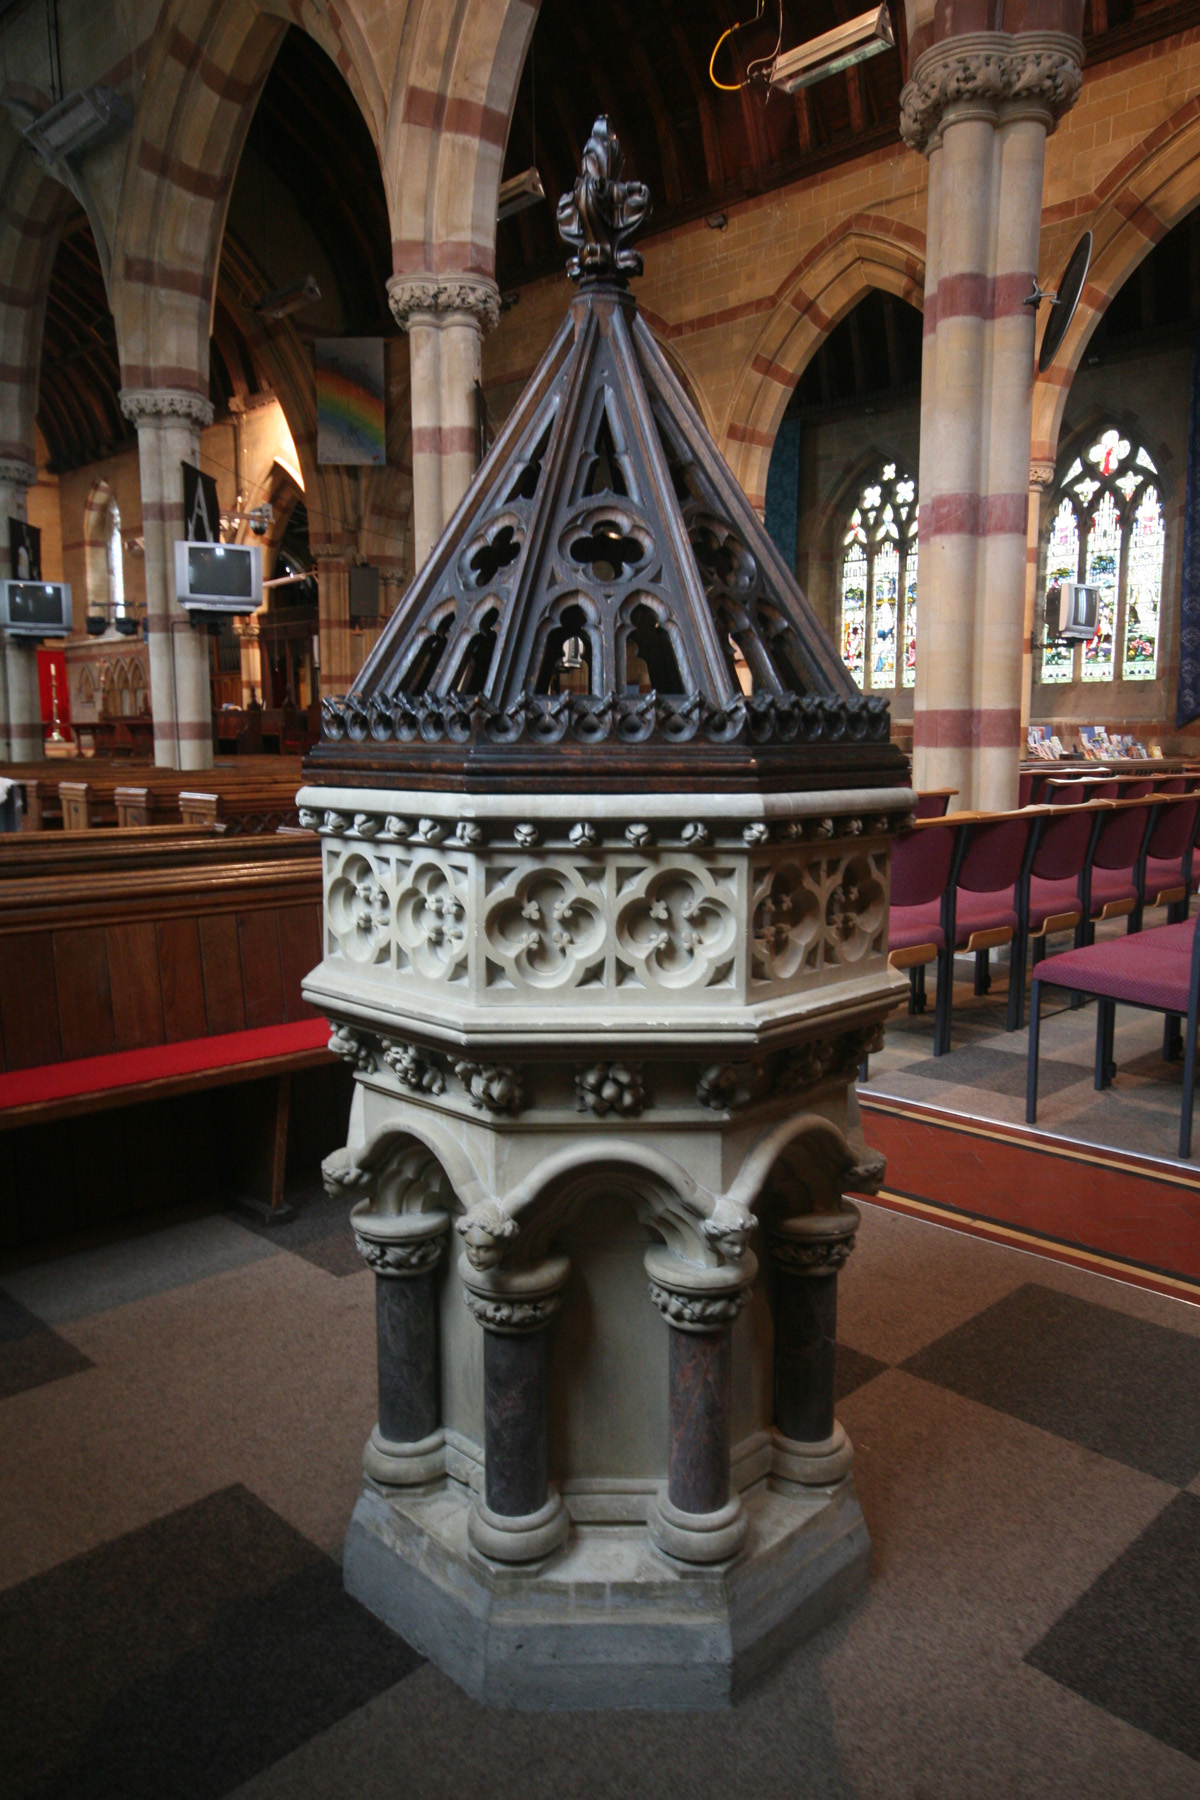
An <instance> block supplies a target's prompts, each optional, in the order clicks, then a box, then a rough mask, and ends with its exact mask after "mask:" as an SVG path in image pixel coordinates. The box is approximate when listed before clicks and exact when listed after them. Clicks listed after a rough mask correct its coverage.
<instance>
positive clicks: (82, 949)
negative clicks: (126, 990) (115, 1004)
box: [53, 927, 116, 1060]
mask: <svg viewBox="0 0 1200 1800" xmlns="http://www.w3.org/2000/svg"><path fill="white" fill-rule="evenodd" d="M53 943H54V968H55V974H56V976H57V979H58V1023H59V1029H60V1031H61V1032H62V1054H63V1056H64V1058H66V1059H67V1060H70V1058H71V1057H73V1056H106V1055H107V1054H108V1053H109V1051H110V1050H115V1049H116V1031H115V1028H114V1026H113V1011H112V994H111V990H110V987H109V980H108V950H107V947H106V944H105V933H104V931H103V929H102V928H100V927H93V928H92V929H91V930H89V931H69V930H68V931H56V932H54V933H53Z"/></svg>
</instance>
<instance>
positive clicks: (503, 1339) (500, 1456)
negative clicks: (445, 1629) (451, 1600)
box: [459, 1256, 571, 1563]
mask: <svg viewBox="0 0 1200 1800" xmlns="http://www.w3.org/2000/svg"><path fill="white" fill-rule="evenodd" d="M570 1267H571V1265H570V1263H569V1262H568V1261H567V1258H566V1257H565V1256H552V1257H549V1258H548V1259H547V1260H546V1261H545V1262H543V1263H539V1264H538V1265H537V1267H536V1268H532V1269H521V1270H516V1271H513V1272H511V1273H508V1272H505V1271H502V1270H499V1269H488V1270H480V1269H476V1268H473V1267H472V1265H471V1264H470V1263H469V1262H468V1260H467V1258H466V1257H465V1256H463V1257H462V1258H461V1259H460V1261H459V1270H460V1273H461V1275H462V1278H463V1282H464V1284H465V1293H464V1298H465V1300H466V1303H467V1305H468V1307H469V1308H470V1310H471V1312H472V1313H473V1315H474V1316H475V1318H476V1319H477V1320H478V1321H479V1323H480V1325H482V1327H483V1445H484V1452H483V1455H484V1488H483V1498H482V1499H479V1498H478V1497H476V1500H475V1502H474V1504H473V1506H472V1507H471V1512H470V1517H469V1518H468V1521H467V1534H468V1536H469V1537H470V1540H471V1542H472V1544H474V1546H475V1548H476V1549H477V1550H478V1551H480V1552H481V1553H482V1554H483V1555H484V1556H488V1557H491V1558H492V1560H493V1561H494V1562H506V1563H526V1562H535V1561H537V1560H538V1559H539V1558H541V1557H543V1556H548V1555H549V1554H550V1552H551V1551H552V1550H554V1549H557V1547H558V1545H559V1544H561V1543H562V1541H563V1539H564V1538H565V1537H566V1535H567V1532H568V1529H569V1520H568V1518H567V1514H566V1510H565V1508H564V1506H563V1503H562V1499H561V1496H560V1495H559V1494H558V1493H557V1492H556V1491H555V1490H554V1489H553V1488H552V1487H551V1486H550V1417H549V1414H550V1342H549V1337H548V1332H547V1327H548V1326H549V1324H550V1321H551V1320H552V1319H553V1318H554V1315H555V1314H556V1313H557V1311H558V1309H559V1306H560V1305H561V1304H562V1287H563V1283H564V1282H565V1281H566V1279H567V1276H568V1274H569V1273H570Z"/></svg>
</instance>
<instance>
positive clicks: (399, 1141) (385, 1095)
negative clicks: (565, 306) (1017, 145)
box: [300, 119, 913, 1707]
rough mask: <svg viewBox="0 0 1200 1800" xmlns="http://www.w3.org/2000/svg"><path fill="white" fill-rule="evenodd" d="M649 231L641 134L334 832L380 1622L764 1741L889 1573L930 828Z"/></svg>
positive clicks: (373, 1575) (445, 544) (402, 636)
mask: <svg viewBox="0 0 1200 1800" xmlns="http://www.w3.org/2000/svg"><path fill="white" fill-rule="evenodd" d="M648 208H649V196H648V194H647V192H646V190H645V188H644V187H642V186H641V185H640V184H639V183H636V182H631V181H625V180H624V179H623V167H622V158H621V152H620V147H619V145H618V143H617V140H616V139H615V137H613V136H612V134H611V133H610V131H609V129H608V123H607V120H605V119H600V120H598V121H597V122H596V125H595V128H594V131H593V135H592V137H591V138H590V139H589V141H588V144H587V147H586V150H585V152H584V159H583V173H582V175H581V176H580V178H579V180H578V181H577V182H576V184H575V189H574V193H573V194H572V195H568V196H565V197H564V199H563V200H562V202H561V203H560V206H559V215H558V216H559V228H560V231H561V233H562V235H563V237H564V239H565V240H566V242H567V243H568V245H569V246H570V247H571V250H572V252H573V254H572V256H571V259H570V262H569V264H568V269H569V272H570V274H571V277H572V279H573V280H574V281H575V282H576V283H577V284H578V292H577V294H576V296H575V297H574V299H573V300H572V303H571V306H570V310H569V312H568V315H567V317H566V319H565V320H564V322H563V325H562V327H561V329H560V330H559V332H558V334H557V336H556V337H555V339H554V341H553V343H552V344H551V346H550V348H549V350H548V351H547V352H546V355H545V357H544V358H543V360H542V362H541V364H540V366H539V367H538V369H537V370H536V372H535V374H534V375H533V377H532V378H531V380H530V382H529V385H528V387H527V388H526V390H525V392H524V394H523V396H522V397H521V399H520V401H519V402H518V403H517V405H516V407H515V409H514V411H513V413H512V414H511V416H510V418H509V419H508V421H507V423H506V424H505V426H504V428H503V430H502V431H501V434H500V436H499V438H498V439H497V441H496V443H495V445H494V446H493V448H492V450H491V452H490V453H489V455H488V457H487V459H486V461H485V462H484V464H483V466H482V468H481V469H480V470H479V472H478V474H477V475H476V477H475V480H474V481H473V483H472V485H471V487H470V489H469V491H468V493H467V495H466V497H465V498H464V500H463V501H462V504H461V505H460V506H459V508H458V511H457V512H456V514H455V516H454V518H453V519H452V521H451V523H450V525H449V526H448V528H447V530H446V532H445V534H444V535H443V537H442V539H441V541H440V543H439V544H438V545H437V547H436V548H435V550H434V551H433V553H432V555H431V557H430V559H429V561H428V563H427V564H426V565H425V567H424V568H423V569H422V570H421V572H420V574H419V575H418V576H417V578H416V580H415V581H414V582H413V584H412V586H411V587H410V588H409V590H408V592H407V594H406V595H405V597H404V599H403V600H402V602H401V603H400V605H399V607H398V608H397V610H396V612H395V614H394V615H393V617H392V618H391V620H390V621H389V623H388V625H387V627H386V629H385V631H384V632H383V635H382V637H381V639H380V641H379V643H378V644H377V646H376V647H375V649H374V651H373V652H372V654H371V656H370V658H369V660H368V662H367V663H366V665H365V666H364V668H363V670H362V673H361V675H360V676H359V678H358V680H357V682H356V684H355V686H354V689H353V691H352V692H351V693H350V694H348V695H347V696H346V697H344V698H340V699H335V700H326V701H325V702H324V737H323V741H322V743H321V744H320V746H319V747H318V748H317V749H316V750H315V751H314V752H313V754H312V756H311V757H310V759H309V761H308V763H307V765H306V775H307V780H308V785H307V786H306V787H305V788H304V789H303V791H302V793H301V795H300V804H301V807H302V809H303V817H304V818H305V820H306V822H307V823H309V824H310V825H312V826H314V827H315V828H316V829H317V830H318V831H319V832H320V833H321V835H322V837H323V839H324V883H325V888H324V892H325V924H324V959H323V961H322V962H321V963H320V965H319V966H318V967H317V968H316V969H314V970H313V972H312V973H311V975H310V976H309V977H308V980H307V983H306V987H305V992H306V995H307V997H308V999H309V1000H310V1001H311V1002H312V1003H313V1004H314V1005H315V1006H317V1007H319V1008H320V1009H321V1010H322V1011H323V1012H325V1013H326V1014H327V1015H328V1017H329V1019H330V1020H331V1022H332V1026H333V1036H332V1039H331V1043H332V1046H333V1048H334V1049H335V1050H337V1051H338V1052H340V1054H341V1055H343V1056H344V1057H345V1058H346V1059H347V1060H348V1061H349V1062H350V1063H351V1064H352V1065H353V1068H354V1070H355V1077H356V1079H355V1093H354V1102H353V1108H352V1112H351V1122H350V1131H349V1142H348V1143H347V1145H346V1146H345V1148H344V1149H343V1150H341V1151H338V1152H336V1153H335V1154H334V1155H332V1156H331V1157H329V1158H328V1159H327V1161H326V1165H325V1176H326V1182H327V1185H328V1187H329V1189H330V1191H331V1192H333V1193H340V1194H344V1195H345V1197H346V1199H347V1202H348V1203H349V1204H350V1206H351V1209H352V1210H351V1219H352V1222H353V1227H354V1231H355V1233H356V1237H357V1241H358V1245H359V1248H360V1250H361V1251H362V1254H363V1256H364V1257H365V1258H366V1261H367V1263H368V1265H369V1266H370V1267H371V1269H373V1270H374V1272H375V1276H376V1302H377V1324H378V1359H379V1417H378V1423H377V1424H376V1426H375V1428H374V1430H373V1431H372V1432H371V1435H370V1438H369V1440H368V1443H367V1446H366V1451H365V1455H364V1464H363V1467H364V1477H363V1487H362V1494H361V1497H360V1499H359V1501H358V1505H357V1506H356V1508H355V1511H354V1516H353V1518H352V1520H351V1523H350V1527H349V1533H348V1536H347V1539H346V1549H345V1578H346V1586H347V1588H348V1589H349V1591H350V1592H351V1593H352V1594H354V1595H356V1596H357V1598H358V1599H359V1600H361V1601H362V1602H363V1604H364V1605H366V1606H367V1607H369V1608H370V1609H371V1611H372V1612H374V1613H376V1614H378V1616H379V1617H380V1618H382V1619H384V1620H386V1621H387V1623H388V1624H389V1625H391V1626H393V1627H394V1628H395V1630H397V1631H398V1632H401V1633H402V1634H403V1636H404V1637H405V1638H406V1639H407V1640H408V1641H409V1643H411V1644H412V1645H413V1646H414V1647H415V1648H416V1649H417V1650H419V1651H421V1652H422V1653H423V1654H424V1655H426V1656H428V1657H429V1658H430V1659H431V1660H432V1661H433V1662H434V1663H436V1664H437V1665H438V1666H439V1667H440V1668H442V1669H444V1670H445V1671H446V1672H447V1673H448V1674H450V1675H451V1676H452V1677H453V1678H454V1679H455V1680H456V1681H457V1682H459V1683H460V1684H461V1685H462V1686H463V1687H464V1688H466V1689H467V1690H468V1691H469V1692H470V1693H472V1694H475V1695H477V1696H479V1697H480V1698H482V1699H484V1700H486V1701H489V1702H491V1703H493V1704H496V1705H504V1706H519V1707H608V1706H650V1707H707V1706H721V1705H727V1704H729V1703H730V1701H731V1700H732V1699H733V1698H734V1697H735V1696H736V1694H737V1693H738V1691H740V1689H741V1688H743V1687H744V1686H745V1684H746V1683H747V1682H748V1681H750V1680H752V1679H753V1678H754V1677H755V1676H756V1675H757V1673H758V1672H759V1671H760V1670H762V1669H763V1668H764V1667H766V1666H769V1664H770V1663H771V1662H772V1661H773V1660H774V1659H776V1658H777V1657H779V1656H780V1655H782V1654H783V1653H784V1652H785V1651H786V1650H787V1649H789V1648H790V1647H791V1645H792V1644H793V1643H795V1642H796V1641H798V1639H799V1638H801V1637H802V1636H804V1635H805V1634H806V1633H808V1632H810V1631H812V1630H814V1629H815V1628H816V1627H817V1626H818V1625H819V1624H820V1623H822V1622H823V1621H824V1620H825V1619H826V1618H827V1617H829V1616H830V1615H831V1613H832V1612H834V1611H835V1610H836V1609H837V1607H838V1606H840V1605H841V1604H842V1603H843V1601H844V1600H845V1599H846V1598H847V1597H848V1596H849V1595H850V1594H852V1593H853V1592H854V1591H855V1590H856V1589H857V1588H858V1587H859V1586H860V1585H861V1584H862V1583H863V1581H865V1579H866V1570H867V1561H868V1554H869V1542H868V1538H867V1533H866V1528H865V1525H864V1522H863V1517H862V1513H861V1511H860V1509H859V1505H858V1501H857V1499H856V1497H855V1493H854V1487H853V1481H852V1477H851V1474H850V1466H851V1447H850V1444H849V1442H848V1440H847V1438H846V1435H845V1433H844V1431H843V1430H842V1428H841V1426H840V1425H839V1424H838V1423H837V1422H836V1421H835V1419H834V1414H833V1357H834V1324H835V1308H836V1282H837V1272H838V1269H839V1268H840V1267H841V1265H842V1263H843V1262H844V1261H845V1260H846V1258H847V1256H848V1255H849V1253H850V1251H851V1249H852V1247H853V1244H854V1233H855V1227H856V1224H857V1222H858V1214H857V1212H856V1210H855V1208H854V1206H853V1205H852V1204H851V1203H850V1202H849V1201H847V1200H846V1199H844V1198H843V1191H844V1190H846V1189H850V1190H852V1191H857V1192H860V1193H861V1192H863V1191H866V1192H870V1191H873V1189H874V1188H875V1187H876V1186H877V1185H878V1183H879V1180H880V1178H881V1175H882V1160H881V1159H880V1158H879V1157H878V1156H876V1155H875V1154H874V1153H873V1152H871V1151H869V1150H868V1149H867V1148H866V1146H865V1144H864V1142H863V1139H862V1135H861V1131H860V1127H859V1122H858V1108H857V1104H856V1101H855V1097H854V1089H853V1083H854V1079H855V1075H856V1072H857V1069H858V1067H859V1064H860V1063H861V1061H862V1060H863V1058H864V1056H866V1055H867V1054H868V1053H869V1052H870V1051H871V1049H872V1048H873V1047H875V1046H876V1045H877V1043H878V1041H879V1036H880V1033H881V1029H882V1021H883V1019H884V1017H885V1016H886V1014H887V1013H888V1011H889V1010H890V1008H891V1007H892V1006H893V1004H894V1003H895V999H896V993H897V988H898V987H899V986H900V985H901V983H902V978H900V977H896V976H894V975H893V974H891V973H889V970H888V966H887V955H886V933H887V901H888V858H889V849H890V842H891V838H892V836H893V835H894V834H895V832H896V831H897V830H898V829H899V827H900V825H901V824H902V822H903V820H904V818H905V817H906V815H907V814H908V812H909V809H910V807H911V805H912V802H913V796H912V793H911V792H910V790H909V789H908V787H907V785H906V784H907V772H906V764H905V761H904V759H903V757H902V756H901V754H900V752H899V751H898V750H897V749H895V748H894V747H893V746H892V745H891V744H890V742H889V721H888V713H887V707H886V704H885V702H884V701H882V700H881V699H879V698H877V697H875V696H864V695H863V694H861V693H859V691H858V689H857V688H856V687H855V685H854V683H853V681H852V679H851V677H850V676H849V674H848V673H847V671H846V669H845V668H844V666H843V664H842V663H841V661H840V659H839V657H838V656H837V654H836V652H835V650H834V648H833V646H832V645H831V644H830V642H829V640H828V639H827V637H826V636H825V635H824V633H823V632H822V630H821V628H820V626H819V625H818V624H817V622H816V619H815V617H814V615H813V613H812V611H811V610H810V608H809V606H808V603H807V601H806V600H805V598H804V596H803V595H802V594H801V592H800V591H799V589H798V587H797V586H796V583H795V581H794V579H793V576H792V574H791V572H790V571H789V570H788V568H787V567H786V566H785V564H784V563H783V561H782V560H781V558H780V556H779V554H778V552H777V551H776V549H775V547H774V545H773V544H772V543H771V540H770V539H769V537H768V536H767V534H766V532H765V530H764V529H763V526H762V525H761V523H760V521H759V519H758V517H757V515H756V514H755V512H754V510H753V508H752V507H751V506H750V505H749V503H748V502H747V500H746V498H745V496H744V495H743V494H742V492H741V490H740V489H739V487H738V485H737V483H736V481H735V480H734V478H733V476H732V475H731V473H730V472H729V470H728V468H727V467H726V465H725V463H724V462H723V461H722V459H721V457H720V455H719V453H718V451H717V449H716V446H715V445H714V444H713V442H712V439H711V438H710V437H709V435H708V433H707V432H706V430H705V428H704V426H703V424H702V423H701V421H700V419H699V417H698V415H697V413H696V411H695V408H694V406H693V405H692V403H691V401H690V400H689V399H688V397H687V395H686V394H685V392H684V390H683V388H682V387H681V385H680V383H679V381H678V380H677V378H676V377H675V375H674V374H673V373H672V371H671V370H670V368H669V367H668V365H667V363H666V361H665V359H664V357H663V355H662V353H661V352H660V350H659V349H658V347H657V346H656V344H655V342H654V339H653V338H652V336H651V334H650V332H649V331H648V329H647V328H646V326H645V325H644V324H643V323H642V322H641V320H640V319H639V318H638V315H637V310H636V306H635V303H634V300H633V297H632V295H631V293H630V291H629V287H628V281H629V278H630V277H631V276H633V275H636V274H639V273H640V272H641V266H642V264H641V257H640V255H639V254H638V252H637V251H636V250H634V249H633V248H631V245H630V239H631V238H632V236H633V235H634V233H635V232H636V230H637V228H638V226H639V225H640V224H641V223H642V222H643V220H644V218H645V216H646V214H647V212H648Z"/></svg>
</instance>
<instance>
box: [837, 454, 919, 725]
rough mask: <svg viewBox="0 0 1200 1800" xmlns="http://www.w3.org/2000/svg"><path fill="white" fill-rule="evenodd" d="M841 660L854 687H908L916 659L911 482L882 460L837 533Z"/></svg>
mask: <svg viewBox="0 0 1200 1800" xmlns="http://www.w3.org/2000/svg"><path fill="white" fill-rule="evenodd" d="M841 632H842V660H843V661H844V662H845V664H846V667H847V668H848V669H849V671H850V673H851V674H852V675H853V677H854V679H855V681H857V683H858V685H859V686H860V687H865V688H869V689H875V690H883V691H887V690H888V689H894V688H895V687H896V685H897V673H899V680H900V684H901V685H902V686H904V687H912V686H913V683H914V681H915V679H916V664H917V484H916V482H915V481H914V480H913V479H912V477H911V476H909V475H906V474H904V472H903V471H902V470H900V469H899V468H898V466H897V464H895V463H884V464H883V465H882V467H881V468H880V470H879V472H878V474H877V475H876V476H875V478H874V479H873V480H872V481H869V482H868V483H867V485H866V486H865V487H864V488H863V489H862V490H861V492H860V494H859V496H858V503H857V505H856V506H855V507H854V510H853V511H852V513H851V514H850V517H849V519H848V520H847V523H846V527H845V530H844V531H843V533H842V578H841Z"/></svg>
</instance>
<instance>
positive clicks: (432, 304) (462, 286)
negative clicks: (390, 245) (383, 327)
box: [387, 275, 500, 333]
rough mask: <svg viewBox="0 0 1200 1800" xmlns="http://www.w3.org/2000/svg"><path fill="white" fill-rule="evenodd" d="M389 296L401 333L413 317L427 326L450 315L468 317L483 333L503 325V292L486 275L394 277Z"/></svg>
mask: <svg viewBox="0 0 1200 1800" xmlns="http://www.w3.org/2000/svg"><path fill="white" fill-rule="evenodd" d="M387 295H388V305H389V306H390V307H391V309H392V317H393V318H394V319H395V321H396V323H397V325H399V327H400V329H401V331H407V330H408V328H409V326H410V325H411V323H412V321H413V318H414V317H418V318H420V319H421V320H422V322H425V321H427V320H428V318H429V317H430V315H432V316H433V317H434V318H437V317H438V316H444V315H445V314H447V313H469V314H470V315H471V317H472V318H473V319H474V320H475V322H476V324H477V325H478V327H479V329H480V331H481V332H484V333H486V332H489V331H494V330H495V328H496V326H497V325H498V324H499V323H500V289H499V288H498V287H497V286H496V283H495V282H494V281H492V280H490V279H489V278H488V277H487V276H486V275H393V276H392V278H391V280H390V281H389V282H388V284H387Z"/></svg>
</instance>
